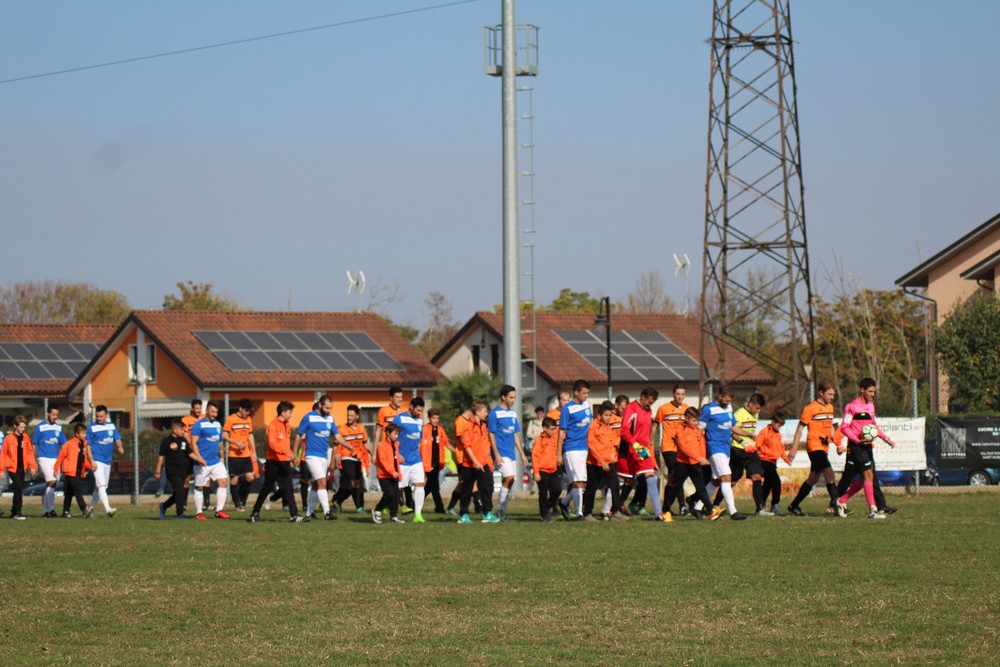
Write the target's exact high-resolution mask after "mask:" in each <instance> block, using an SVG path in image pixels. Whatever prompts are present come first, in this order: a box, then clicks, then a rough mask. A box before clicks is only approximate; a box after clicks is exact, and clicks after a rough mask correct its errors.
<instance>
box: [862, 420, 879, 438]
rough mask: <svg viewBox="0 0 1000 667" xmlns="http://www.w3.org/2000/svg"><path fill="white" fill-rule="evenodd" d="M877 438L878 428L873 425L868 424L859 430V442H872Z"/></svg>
mask: <svg viewBox="0 0 1000 667" xmlns="http://www.w3.org/2000/svg"><path fill="white" fill-rule="evenodd" d="M877 437H878V427H876V426H875V424H868V426H865V427H864V428H863V429H861V442H872V441H873V440H875V438H877Z"/></svg>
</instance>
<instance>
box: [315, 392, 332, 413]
mask: <svg viewBox="0 0 1000 667" xmlns="http://www.w3.org/2000/svg"><path fill="white" fill-rule="evenodd" d="M332 411H333V399H332V398H331V397H330V396H328V395H327V394H323V395H322V396H320V397H319V400H318V401H316V412H318V413H319V415H320V417H328V416H329V415H330V412H332Z"/></svg>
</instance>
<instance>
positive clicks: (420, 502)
mask: <svg viewBox="0 0 1000 667" xmlns="http://www.w3.org/2000/svg"><path fill="white" fill-rule="evenodd" d="M425 495H426V491H424V487H422V486H415V487H413V513H414V514H423V512H424V497H425Z"/></svg>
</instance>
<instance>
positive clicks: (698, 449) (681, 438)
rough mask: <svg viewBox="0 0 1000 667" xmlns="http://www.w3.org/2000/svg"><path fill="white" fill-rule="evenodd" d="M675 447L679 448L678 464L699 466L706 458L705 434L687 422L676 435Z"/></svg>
mask: <svg viewBox="0 0 1000 667" xmlns="http://www.w3.org/2000/svg"><path fill="white" fill-rule="evenodd" d="M674 445H675V446H676V447H677V462H678V463H685V464H687V465H697V463H698V461H700V460H701V459H704V458H707V457H706V456H705V434H704V433H702V432H701V429H700V428H698V427H697V426H691V425H690V424H688V423H687V422H686V421H685V422H684V425H683V426H681V427H680V428H679V429H677V433H676V434H674Z"/></svg>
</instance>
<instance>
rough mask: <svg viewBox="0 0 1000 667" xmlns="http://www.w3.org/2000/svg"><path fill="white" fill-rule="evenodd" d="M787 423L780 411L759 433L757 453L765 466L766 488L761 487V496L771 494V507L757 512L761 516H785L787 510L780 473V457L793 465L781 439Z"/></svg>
mask: <svg viewBox="0 0 1000 667" xmlns="http://www.w3.org/2000/svg"><path fill="white" fill-rule="evenodd" d="M784 423H785V415H784V414H783V413H782V412H780V411H778V412H775V413H774V414H773V415H771V423H770V424H768V425H767V428H765V429H763V430H762V431H761V432H760V433H758V434H757V443H756V444H757V454H758V455H759V456H760V463H761V466H762V467H763V468H764V488H763V489H761V497H762V498H763V499H764V500H765V501H766V500H767V494H768V493H770V494H771V509H770V511H769V510H766V509H763V510H761V511H759V512H757V514H758V515H760V516H784V514H785V511H784V510H783V509H781V476H780V475H778V459H781V460H782V461H784V462H785V463H786V464H787V465H791V464H792V461H791V459H789V458H788V451H787V450H786V449H785V443H784V441H783V440H782V439H781V426H782V424H784Z"/></svg>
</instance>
